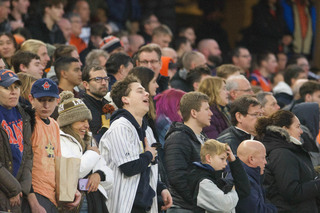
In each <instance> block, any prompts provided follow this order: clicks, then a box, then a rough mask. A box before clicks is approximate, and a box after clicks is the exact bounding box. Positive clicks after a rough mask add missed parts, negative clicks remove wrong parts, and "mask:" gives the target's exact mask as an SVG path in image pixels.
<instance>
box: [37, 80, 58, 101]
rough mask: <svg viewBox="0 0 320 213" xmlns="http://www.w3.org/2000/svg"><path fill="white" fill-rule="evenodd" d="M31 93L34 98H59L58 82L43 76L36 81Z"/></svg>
mask: <svg viewBox="0 0 320 213" xmlns="http://www.w3.org/2000/svg"><path fill="white" fill-rule="evenodd" d="M31 95H32V96H33V97H34V98H41V97H54V98H59V89H58V86H57V84H56V83H55V82H54V81H52V80H50V79H49V78H41V79H39V80H37V81H36V82H34V84H33V85H32V88H31Z"/></svg>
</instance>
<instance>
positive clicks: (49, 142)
mask: <svg viewBox="0 0 320 213" xmlns="http://www.w3.org/2000/svg"><path fill="white" fill-rule="evenodd" d="M29 100H30V103H31V104H32V107H33V108H34V110H35V115H36V125H35V129H34V131H33V134H32V138H31V141H32V151H33V167H32V189H33V193H30V194H29V196H28V201H29V204H30V207H31V210H32V212H38V211H40V210H43V209H45V210H46V212H58V210H57V200H56V181H55V157H58V156H61V148H60V133H59V131H60V130H59V126H58V123H57V122H56V121H55V120H54V119H53V118H50V115H51V114H52V112H53V111H54V109H55V108H56V106H57V104H58V103H59V90H58V86H57V85H56V84H55V82H53V81H52V80H50V79H47V78H43V79H39V80H37V81H36V82H35V83H34V84H33V86H32V88H31V94H30V95H29ZM75 196H76V199H75V201H74V203H72V204H68V205H70V207H75V206H77V205H78V204H79V202H80V197H81V195H80V193H79V192H77V194H76V195H75Z"/></svg>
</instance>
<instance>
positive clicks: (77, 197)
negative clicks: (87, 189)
mask: <svg viewBox="0 0 320 213" xmlns="http://www.w3.org/2000/svg"><path fill="white" fill-rule="evenodd" d="M80 201H81V193H80V192H79V191H78V190H77V191H76V194H75V195H74V201H73V202H72V203H66V204H64V207H65V208H67V209H69V210H71V209H74V208H75V207H77V206H79V204H80ZM32 213H33V212H32Z"/></svg>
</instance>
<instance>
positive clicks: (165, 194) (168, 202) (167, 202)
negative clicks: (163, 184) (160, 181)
mask: <svg viewBox="0 0 320 213" xmlns="http://www.w3.org/2000/svg"><path fill="white" fill-rule="evenodd" d="M161 197H162V200H163V202H164V206H161V210H162V211H165V210H167V209H169V208H170V207H171V206H172V197H171V194H170V192H169V190H168V189H164V190H162V192H161Z"/></svg>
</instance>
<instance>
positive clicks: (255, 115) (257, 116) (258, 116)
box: [247, 112, 263, 118]
mask: <svg viewBox="0 0 320 213" xmlns="http://www.w3.org/2000/svg"><path fill="white" fill-rule="evenodd" d="M247 115H250V116H253V117H256V118H260V117H262V116H263V114H262V113H258V112H257V113H247Z"/></svg>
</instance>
